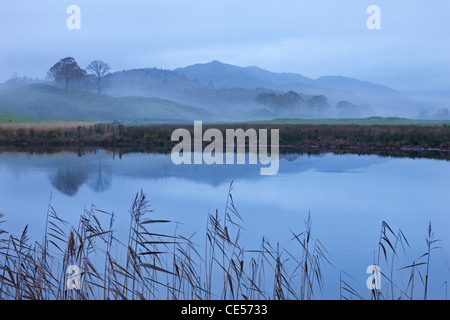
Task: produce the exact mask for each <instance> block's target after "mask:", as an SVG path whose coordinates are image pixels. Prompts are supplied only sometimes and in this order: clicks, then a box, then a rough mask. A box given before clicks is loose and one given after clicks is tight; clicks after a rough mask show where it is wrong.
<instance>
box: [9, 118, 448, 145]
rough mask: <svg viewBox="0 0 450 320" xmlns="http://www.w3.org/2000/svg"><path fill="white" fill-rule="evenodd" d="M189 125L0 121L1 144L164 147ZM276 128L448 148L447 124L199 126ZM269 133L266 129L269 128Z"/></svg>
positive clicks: (319, 141)
mask: <svg viewBox="0 0 450 320" xmlns="http://www.w3.org/2000/svg"><path fill="white" fill-rule="evenodd" d="M177 128H186V129H188V130H189V131H190V132H191V135H192V136H193V125H147V126H124V125H117V124H94V123H85V122H80V123H68V122H67V123H66V122H64V123H23V124H4V125H1V126H0V145H1V146H28V147H31V146H35V147H37V146H47V147H59V146H66V147H71V146H72V147H73V146H92V147H120V146H142V147H166V148H171V147H172V146H174V145H175V144H176V143H177V142H173V141H171V135H172V132H173V131H174V130H175V129H177ZM208 128H217V129H219V130H221V132H222V133H223V135H224V136H225V130H226V129H237V128H242V129H244V130H247V129H250V128H253V129H256V130H258V129H279V134H280V141H279V143H280V146H282V147H295V148H305V149H358V150H375V149H376V150H409V149H411V150H421V149H428V150H430V149H433V150H440V151H449V150H450V126H447V125H441V126H437V125H433V126H425V125H358V124H261V123H259V124H257V123H255V124H209V125H208V124H204V125H203V130H207V129H208ZM269 133H270V130H269Z"/></svg>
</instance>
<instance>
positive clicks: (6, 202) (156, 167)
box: [0, 151, 450, 299]
mask: <svg viewBox="0 0 450 320" xmlns="http://www.w3.org/2000/svg"><path fill="white" fill-rule="evenodd" d="M233 180H234V188H233V191H232V194H233V197H234V201H235V204H236V207H237V209H238V210H239V212H240V214H241V216H242V218H243V220H244V227H245V228H246V231H244V233H243V235H242V243H243V244H244V245H245V247H246V248H248V249H258V248H259V245H260V241H261V238H262V237H263V236H266V237H267V238H268V239H269V240H270V241H271V243H273V244H276V243H277V242H279V243H280V245H281V246H286V247H289V246H291V245H292V244H293V243H292V240H291V238H292V236H291V234H290V231H289V230H293V231H295V232H301V231H303V230H304V220H305V219H306V218H307V216H308V213H309V212H310V213H311V217H312V221H313V223H312V232H313V234H314V235H315V236H316V237H317V238H319V239H320V241H321V242H322V243H323V245H324V246H325V247H326V249H327V250H328V252H329V254H330V261H331V263H332V265H330V266H328V267H327V268H326V269H325V271H324V277H325V290H324V292H323V295H318V296H316V298H324V299H338V298H339V277H340V270H343V271H345V272H346V273H348V274H350V275H351V276H352V277H353V278H354V279H351V280H350V279H349V280H348V281H353V282H352V283H353V285H354V287H355V288H356V289H358V290H359V292H360V293H361V294H362V295H364V296H365V297H367V298H368V297H370V291H369V290H368V289H367V288H366V287H365V283H366V279H367V277H368V276H369V275H368V274H366V268H367V266H368V265H371V264H372V263H373V260H374V254H375V252H376V250H377V244H378V237H379V233H380V227H381V223H382V221H386V222H387V223H388V224H389V225H390V226H391V227H392V228H393V229H394V230H395V231H397V230H398V229H399V228H401V229H402V230H403V232H404V233H405V235H406V237H407V239H408V241H409V244H410V247H411V248H409V249H406V252H405V253H403V252H399V260H398V266H397V267H398V268H401V267H402V266H406V265H408V264H410V263H412V262H413V261H415V260H417V258H418V257H419V256H420V255H422V254H423V253H425V251H426V243H425V234H426V232H427V227H428V223H429V221H431V222H432V226H433V229H434V232H435V235H436V238H437V239H440V240H442V242H440V243H439V246H441V247H442V248H443V249H439V250H436V251H434V252H433V255H432V259H431V269H430V274H431V276H430V296H431V297H432V298H437V299H442V298H445V294H446V293H445V290H446V286H445V285H444V282H445V281H446V280H450V269H449V262H450V255H449V253H450V233H449V229H450V201H449V195H450V183H449V182H450V162H449V161H444V160H430V159H408V158H389V157H379V156H375V155H365V156H358V155H334V154H331V153H327V154H322V155H318V156H317V155H315V156H309V155H305V154H304V155H298V154H290V155H281V159H280V170H279V173H278V174H277V175H275V176H261V175H260V174H259V167H258V166H257V165H215V166H207V165H181V166H176V165H173V164H172V162H171V159H170V155H164V154H127V155H123V156H122V157H121V158H119V157H117V155H116V156H114V157H113V154H112V153H108V152H106V151H97V152H96V153H88V154H86V155H84V156H81V157H79V156H78V155H76V154H72V153H62V154H56V155H27V154H24V153H2V154H0V212H3V213H4V214H5V216H6V223H5V228H6V229H7V230H8V231H9V232H10V233H12V234H16V235H19V234H20V233H21V231H22V230H23V228H24V227H25V225H27V224H28V226H29V227H28V228H29V234H30V236H31V238H32V239H33V240H37V241H40V240H42V236H43V232H44V229H45V219H46V212H47V205H48V202H49V197H50V194H53V196H52V200H51V204H52V206H53V207H54V208H55V210H56V211H57V213H58V215H59V216H61V217H62V218H63V219H65V220H67V221H69V222H71V223H73V224H74V225H76V224H77V222H78V218H79V215H80V214H81V213H83V210H84V208H89V207H90V206H91V205H92V204H94V205H95V206H97V207H98V208H100V209H102V210H105V211H108V212H114V213H115V214H116V215H117V217H118V218H117V222H116V228H117V229H118V230H123V233H124V234H126V233H127V232H128V229H127V228H128V225H129V213H128V209H129V207H130V205H131V201H132V199H133V198H134V196H135V195H136V192H138V191H140V189H141V188H142V189H143V190H144V192H145V193H146V194H147V195H148V197H149V200H150V203H151V206H152V209H153V210H154V213H153V214H154V216H155V217H158V218H161V219H162V218H164V219H169V220H173V221H179V222H182V223H183V224H182V225H181V226H180V227H179V232H183V233H185V234H186V235H190V234H192V233H194V232H197V235H196V236H195V238H194V239H197V242H198V243H199V244H202V243H204V233H205V227H206V220H207V214H208V213H213V212H215V210H216V209H218V210H219V211H220V212H223V210H224V207H225V201H226V199H227V192H228V188H229V185H230V182H231V181H233ZM382 271H383V270H382ZM399 281H401V283H406V282H407V281H408V279H407V275H406V274H405V277H404V278H401V279H399ZM418 281H420V280H418ZM382 285H383V282H382Z"/></svg>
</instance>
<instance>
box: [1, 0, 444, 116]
mask: <svg viewBox="0 0 450 320" xmlns="http://www.w3.org/2000/svg"><path fill="white" fill-rule="evenodd" d="M19 2H20V3H19ZM19 2H6V1H5V2H2V3H1V4H0V28H1V29H2V30H9V32H8V33H7V34H4V35H3V38H2V51H1V53H0V81H2V83H1V84H0V113H6V114H10V113H12V114H16V115H18V116H25V117H32V118H37V119H41V120H42V119H44V120H87V121H117V122H126V123H133V122H134V123H138V122H140V123H151V122H186V121H191V120H192V119H202V120H204V121H249V120H270V119H275V118H305V119H317V118H346V119H352V118H367V117H375V116H376V117H405V118H410V119H430V120H431V119H432V120H445V119H449V118H450V115H449V108H450V94H449V92H450V87H449V85H448V83H450V82H449V81H450V70H449V65H450V61H449V57H450V48H449V45H448V36H449V31H448V30H450V29H449V28H447V27H446V24H448V23H447V21H448V19H447V16H446V15H445V13H446V12H448V10H450V7H449V6H450V5H449V3H448V2H447V1H438V2H436V4H435V5H434V6H433V7H432V8H430V7H429V6H426V5H425V4H422V3H411V2H410V1H396V2H395V3H393V2H392V1H386V0H382V1H378V3H377V7H378V8H380V19H381V20H380V21H379V26H378V27H377V28H369V27H368V24H369V22H370V19H371V15H370V11H367V10H368V9H369V8H368V7H369V3H361V2H360V1H356V0H351V1H346V2H345V3H336V2H335V1H331V0H327V1H324V2H323V3H322V2H321V3H316V2H303V1H291V0H288V1H284V2H283V3H278V2H275V1H264V2H263V3H261V4H259V5H256V4H251V3H243V2H240V1H215V2H205V1H201V0H192V1H188V2H185V1H178V0H171V1H167V2H162V3H156V2H151V3H150V2H147V1H134V2H132V3H127V2H122V1H115V2H111V3H108V4H107V5H106V3H102V2H98V3H97V2H92V1H85V0H80V1H77V3H76V4H75V6H76V7H77V8H78V15H77V16H76V17H74V18H72V16H71V11H70V10H69V12H67V10H68V9H69V7H70V6H69V4H68V3H64V2H61V3H58V4H55V3H54V2H52V1H40V2H39V3H36V2H32V1H19ZM24 4H26V5H24ZM70 5H72V4H70ZM174 8H176V10H174ZM406 9H407V10H406ZM405 12H407V14H406V13H405ZM13 17H14V18H13ZM66 20H67V21H66ZM71 23H73V24H74V25H73V26H72V27H70V24H71ZM69 57H70V58H71V59H73V62H74V63H76V66H77V68H78V69H77V70H74V74H72V75H70V76H71V79H70V81H68V79H67V78H66V81H64V79H63V78H61V75H58V72H56V73H55V71H57V70H56V69H53V71H52V72H50V73H49V71H50V70H51V68H52V66H55V65H57V63H58V61H63V60H64V59H66V58H69ZM95 61H96V62H101V63H104V64H105V65H106V66H107V67H108V68H107V70H104V71H105V73H104V74H101V73H100V74H95V69H92V63H93V62H95ZM89 66H90V67H91V68H89ZM97 71H98V70H97ZM83 72H85V73H84V74H83ZM72 76H73V77H72ZM79 76H85V77H84V79H81V78H80V77H79ZM96 76H100V77H101V80H102V81H101V86H100V83H99V82H98V81H97V80H98V79H100V78H96ZM61 88H63V89H64V88H65V89H66V90H59V89H61ZM68 89H69V90H68ZM63 91H65V92H63ZM95 93H97V97H96V96H94V94H95ZM124 110H127V111H124Z"/></svg>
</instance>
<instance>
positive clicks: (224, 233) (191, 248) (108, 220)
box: [0, 184, 438, 300]
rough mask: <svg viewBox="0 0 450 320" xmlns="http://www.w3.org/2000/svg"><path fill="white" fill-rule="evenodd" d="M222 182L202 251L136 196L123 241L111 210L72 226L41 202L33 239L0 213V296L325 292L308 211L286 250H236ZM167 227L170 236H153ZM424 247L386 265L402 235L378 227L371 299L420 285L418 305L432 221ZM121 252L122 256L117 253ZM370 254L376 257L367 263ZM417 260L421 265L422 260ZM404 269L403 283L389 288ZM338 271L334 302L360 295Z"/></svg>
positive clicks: (249, 296) (262, 296) (235, 226)
mask: <svg viewBox="0 0 450 320" xmlns="http://www.w3.org/2000/svg"><path fill="white" fill-rule="evenodd" d="M232 188H233V184H231V185H230V188H229V191H228V195H227V201H226V205H225V209H224V211H223V212H222V213H219V210H216V211H215V212H214V213H209V214H208V216H207V218H208V221H207V227H206V233H205V239H204V245H203V247H200V246H199V245H198V244H196V243H195V242H194V238H195V235H190V236H185V235H182V234H180V233H179V232H178V224H177V223H175V222H171V221H168V220H161V219H154V218H153V210H152V209H151V207H150V204H149V201H148V199H147V197H146V195H145V194H144V192H143V191H142V190H141V191H140V192H138V193H137V194H136V196H135V198H134V199H133V201H132V204H131V206H130V209H129V214H130V216H129V217H130V220H129V221H130V223H129V229H128V237H127V239H126V241H123V240H120V239H119V237H118V236H117V230H116V229H115V224H114V223H115V219H116V216H115V214H114V213H109V212H106V211H103V210H100V209H99V208H97V207H95V206H91V207H90V208H89V209H85V210H84V212H83V214H82V215H81V216H80V219H79V222H78V225H77V226H72V225H70V224H69V223H67V222H66V221H64V220H63V219H62V218H60V217H59V216H58V215H57V213H56V211H55V210H54V208H53V207H52V205H51V200H50V201H49V205H48V212H47V219H46V224H45V232H44V237H43V240H42V241H41V242H32V241H31V240H30V239H29V237H28V227H25V228H24V230H23V232H22V234H21V235H20V236H19V237H16V236H13V235H10V234H8V233H7V232H6V231H5V230H2V223H3V221H4V215H3V214H0V299H7V300H22V299H24V300H25V299H26V300H29V299H30V300H109V299H112V300H128V299H142V300H155V299H165V300H214V299H220V300H255V299H257V300H266V299H270V300H288V299H298V300H309V299H317V298H320V297H321V295H320V293H321V292H322V291H323V290H324V278H323V274H324V273H323V269H324V268H325V267H326V266H327V265H330V258H329V254H328V252H327V250H326V249H325V246H324V245H323V244H322V243H321V242H320V240H319V239H317V238H316V237H315V236H314V235H313V233H312V232H311V230H312V220H311V217H310V215H308V218H307V219H306V221H305V228H304V231H303V232H300V233H297V232H295V231H290V232H291V237H290V238H291V244H294V245H295V249H290V250H288V249H286V248H283V247H282V246H281V245H280V243H271V242H270V241H269V240H268V239H267V238H265V237H263V238H262V239H261V243H260V246H259V248H257V249H248V248H244V247H243V246H242V244H241V241H240V239H241V234H242V232H244V231H245V230H244V228H243V227H242V222H243V221H242V217H241V215H240V214H239V212H238V210H237V208H236V206H235V203H234V200H233V196H232ZM167 224H172V225H174V226H175V231H174V232H173V233H172V234H171V233H168V232H161V231H159V230H160V229H161V228H160V227H159V226H161V225H167ZM426 241H427V251H426V252H425V253H424V255H423V256H422V257H420V258H419V259H418V262H413V263H412V264H411V265H408V266H405V267H398V266H397V265H396V266H395V267H394V263H395V262H396V260H395V259H396V257H397V256H398V254H399V251H400V250H401V249H403V250H404V249H405V248H406V247H408V246H409V243H408V241H407V239H406V237H405V235H404V234H403V232H402V231H401V230H398V232H393V230H392V229H391V228H390V227H389V225H388V224H387V223H386V222H383V223H382V227H381V231H380V240H379V247H378V252H377V255H376V256H375V255H374V263H377V264H379V265H380V264H382V263H383V261H384V262H385V263H389V265H390V266H391V268H389V269H387V268H386V267H384V268H383V270H390V273H383V274H382V276H383V278H384V279H387V283H388V285H386V286H385V287H383V288H382V289H380V290H377V289H374V290H373V292H372V296H371V298H372V299H377V300H378V299H412V298H413V297H414V293H415V291H416V290H418V289H417V288H418V286H417V284H416V283H417V282H418V279H421V281H422V283H423V287H424V296H423V298H424V299H427V287H428V278H429V265H430V261H431V259H430V257H431V256H432V252H433V251H434V250H436V249H438V247H436V243H437V241H438V240H436V239H435V238H434V233H433V231H432V228H431V223H430V225H429V228H428V236H427V240H426ZM117 252H120V253H121V254H116V253H117ZM375 258H376V261H375ZM423 259H424V261H421V260H423ZM400 272H409V273H410V276H409V282H408V283H407V286H406V287H404V288H401V287H400V286H399V285H398V284H396V283H395V281H394V280H395V279H396V276H397V275H398V273H400ZM350 278H351V276H350V275H348V274H346V273H345V272H344V271H341V280H340V292H341V296H340V298H341V299H362V296H361V295H360V294H359V293H358V292H357V290H355V289H354V288H353V287H352V285H351V284H350V281H349V280H348V279H350Z"/></svg>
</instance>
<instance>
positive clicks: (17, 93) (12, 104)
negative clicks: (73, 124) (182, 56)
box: [0, 83, 213, 123]
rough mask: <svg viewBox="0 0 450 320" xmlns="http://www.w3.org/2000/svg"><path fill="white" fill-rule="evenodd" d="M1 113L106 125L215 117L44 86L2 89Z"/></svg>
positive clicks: (164, 103)
mask: <svg viewBox="0 0 450 320" xmlns="http://www.w3.org/2000/svg"><path fill="white" fill-rule="evenodd" d="M0 113H8V114H17V115H20V116H24V117H32V118H37V119H46V120H83V121H98V122H100V121H102V122H111V121H118V122H133V123H149V122H172V123H173V122H190V121H193V120H196V119H203V120H205V121H207V120H210V119H212V118H213V114H212V113H210V112H207V111H205V110H203V109H200V108H196V107H192V106H188V105H185V104H180V103H176V102H173V101H168V100H163V99H158V98H148V97H120V98H118V97H111V96H108V95H98V94H95V93H91V92H88V91H81V90H74V89H72V90H69V91H68V92H65V90H64V88H62V87H59V86H55V85H50V84H43V83H35V84H26V85H20V86H11V87H4V88H2V89H0Z"/></svg>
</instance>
